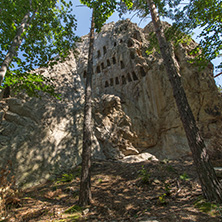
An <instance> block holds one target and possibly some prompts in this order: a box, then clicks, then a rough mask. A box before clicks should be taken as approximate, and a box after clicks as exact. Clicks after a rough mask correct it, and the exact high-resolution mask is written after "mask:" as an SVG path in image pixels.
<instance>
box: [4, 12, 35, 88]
mask: <svg viewBox="0 0 222 222" xmlns="http://www.w3.org/2000/svg"><path fill="white" fill-rule="evenodd" d="M35 13H36V11H35V12H33V15H32V17H31V18H30V12H28V13H27V14H25V16H24V18H23V19H22V22H21V24H20V26H19V27H18V29H17V31H16V35H15V37H14V39H13V41H12V44H11V46H10V48H9V50H8V52H7V54H6V56H5V59H4V61H3V62H2V65H1V68H0V86H1V85H2V82H3V79H4V77H5V74H6V72H7V70H8V67H9V65H10V63H11V62H12V60H13V57H15V56H17V52H18V49H19V47H20V46H21V44H22V40H23V38H24V37H22V34H23V33H24V32H25V30H26V29H27V28H28V26H29V25H30V23H31V21H32V19H33V18H34V17H35Z"/></svg>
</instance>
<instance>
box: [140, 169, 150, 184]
mask: <svg viewBox="0 0 222 222" xmlns="http://www.w3.org/2000/svg"><path fill="white" fill-rule="evenodd" d="M139 177H140V178H141V180H142V182H143V183H150V174H149V173H148V172H147V170H146V169H145V168H144V166H142V169H141V170H140V171H139Z"/></svg>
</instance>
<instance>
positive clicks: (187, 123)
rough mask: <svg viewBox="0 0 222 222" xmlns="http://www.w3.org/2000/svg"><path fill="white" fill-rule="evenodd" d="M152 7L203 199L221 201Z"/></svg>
mask: <svg viewBox="0 0 222 222" xmlns="http://www.w3.org/2000/svg"><path fill="white" fill-rule="evenodd" d="M147 3H148V5H149V8H150V12H151V16H152V21H153V24H154V28H155V32H156V36H157V39H158V42H159V46H160V52H161V55H162V58H163V60H164V64H165V68H166V71H167V75H168V78H169V81H170V83H171V86H172V89H173V96H174V98H175V100H176V104H177V108H178V111H179V114H180V118H181V121H182V123H183V127H184V130H185V133H186V136H187V140H188V144H189V147H190V149H191V152H192V156H193V159H194V164H195V167H196V170H197V173H198V176H199V179H200V183H201V187H202V192H203V195H204V197H205V198H206V199H207V200H209V201H217V202H219V203H221V202H222V186H221V184H220V182H219V181H218V179H217V177H216V174H215V171H214V168H213V166H212V165H211V163H210V160H209V156H208V154H207V150H206V146H205V143H204V140H203V138H202V137H201V135H200V132H199V129H198V127H197V126H196V121H195V118H194V116H193V113H192V110H191V108H190V106H189V103H188V100H187V97H186V94H185V91H184V88H183V86H182V83H181V76H180V74H179V72H178V71H177V69H176V66H175V63H174V60H173V57H172V55H171V51H170V47H169V45H168V43H167V41H166V38H165V36H164V31H163V28H162V25H161V21H160V19H159V16H158V13H157V11H156V7H155V4H154V2H153V0H147Z"/></svg>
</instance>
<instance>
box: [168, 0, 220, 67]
mask: <svg viewBox="0 0 222 222" xmlns="http://www.w3.org/2000/svg"><path fill="white" fill-rule="evenodd" d="M221 14H222V1H221V0H193V1H189V3H188V4H187V5H185V6H184V7H177V8H176V9H175V10H174V12H173V13H171V18H172V19H174V20H175V24H176V25H177V26H178V27H180V29H182V30H183V31H185V32H186V33H192V32H193V31H194V30H195V29H197V28H198V29H199V30H200V34H199V35H198V36H197V37H198V38H200V47H199V48H197V49H196V50H198V49H201V54H200V55H199V56H198V60H197V61H199V63H200V65H201V63H202V62H204V60H206V61H211V60H213V59H215V58H216V57H218V56H219V55H220V54H221V53H222V17H221ZM219 68H222V63H220V65H219Z"/></svg>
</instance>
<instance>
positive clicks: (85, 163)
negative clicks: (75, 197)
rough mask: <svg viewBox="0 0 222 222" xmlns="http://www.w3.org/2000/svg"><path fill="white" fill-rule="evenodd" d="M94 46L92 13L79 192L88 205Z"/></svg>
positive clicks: (81, 204)
mask: <svg viewBox="0 0 222 222" xmlns="http://www.w3.org/2000/svg"><path fill="white" fill-rule="evenodd" d="M93 47H94V15H93V14H92V21H91V29H90V40H89V55H88V68H87V74H86V89H85V107H84V125H83V151H82V172H81V182H80V193H79V205H80V206H86V205H88V204H90V203H91V201H92V193H91V172H90V171H91V145H92V129H93V127H92V105H91V103H92V75H93Z"/></svg>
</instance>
